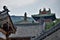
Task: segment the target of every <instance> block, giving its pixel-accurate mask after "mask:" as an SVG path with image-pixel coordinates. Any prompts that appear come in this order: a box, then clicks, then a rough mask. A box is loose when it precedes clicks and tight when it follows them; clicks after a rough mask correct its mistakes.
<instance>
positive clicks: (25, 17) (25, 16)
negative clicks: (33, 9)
mask: <svg viewBox="0 0 60 40" xmlns="http://www.w3.org/2000/svg"><path fill="white" fill-rule="evenodd" d="M24 20H25V21H26V20H27V13H26V12H25V14H24Z"/></svg>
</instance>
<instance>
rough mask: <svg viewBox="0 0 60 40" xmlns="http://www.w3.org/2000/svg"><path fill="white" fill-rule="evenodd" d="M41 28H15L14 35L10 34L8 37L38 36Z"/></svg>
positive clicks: (35, 26) (24, 26)
mask: <svg viewBox="0 0 60 40" xmlns="http://www.w3.org/2000/svg"><path fill="white" fill-rule="evenodd" d="M41 27H42V25H41V24H37V25H29V26H27V25H23V26H17V30H16V33H15V34H11V35H10V36H9V37H33V36H36V35H37V34H40V32H41V30H42V29H41Z"/></svg>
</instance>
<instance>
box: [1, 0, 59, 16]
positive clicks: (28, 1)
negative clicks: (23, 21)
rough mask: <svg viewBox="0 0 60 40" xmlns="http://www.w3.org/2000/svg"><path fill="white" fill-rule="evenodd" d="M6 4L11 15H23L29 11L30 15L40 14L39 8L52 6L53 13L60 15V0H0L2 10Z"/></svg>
mask: <svg viewBox="0 0 60 40" xmlns="http://www.w3.org/2000/svg"><path fill="white" fill-rule="evenodd" d="M3 5H6V6H7V7H8V9H9V10H10V13H9V14H10V15H17V16H22V15H24V12H27V14H28V16H31V15H32V14H38V11H39V9H43V8H51V10H52V13H55V14H56V16H57V17H60V0H0V10H2V7H3Z"/></svg>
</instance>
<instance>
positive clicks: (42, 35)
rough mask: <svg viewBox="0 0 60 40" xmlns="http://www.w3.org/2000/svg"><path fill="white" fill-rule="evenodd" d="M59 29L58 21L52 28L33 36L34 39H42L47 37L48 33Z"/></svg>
mask: <svg viewBox="0 0 60 40" xmlns="http://www.w3.org/2000/svg"><path fill="white" fill-rule="evenodd" d="M59 29H60V23H58V24H57V25H55V26H54V27H53V28H51V29H50V30H48V31H46V32H45V33H43V34H41V35H39V36H38V37H37V38H35V40H42V39H44V38H46V37H48V36H49V35H51V34H53V33H54V32H56V31H58V30H59Z"/></svg>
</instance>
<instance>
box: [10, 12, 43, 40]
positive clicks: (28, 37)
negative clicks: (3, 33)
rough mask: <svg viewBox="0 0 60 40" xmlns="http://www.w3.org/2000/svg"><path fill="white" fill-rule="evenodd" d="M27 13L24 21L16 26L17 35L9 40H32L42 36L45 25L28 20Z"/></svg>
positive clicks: (12, 35) (11, 36) (13, 35)
mask: <svg viewBox="0 0 60 40" xmlns="http://www.w3.org/2000/svg"><path fill="white" fill-rule="evenodd" d="M27 19H28V18H27V13H26V12H25V14H24V19H23V20H21V21H18V22H16V24H14V25H15V26H16V27H17V30H16V33H15V34H11V35H10V36H9V40H32V38H34V37H36V36H37V35H40V33H41V32H42V27H43V24H40V23H37V22H34V20H33V21H29V20H27Z"/></svg>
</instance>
